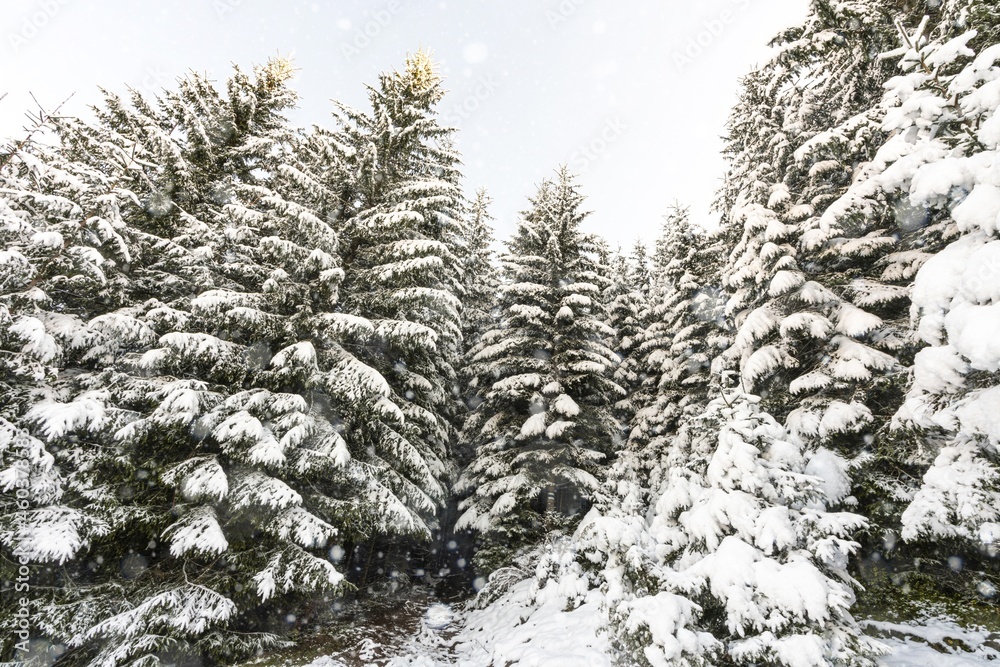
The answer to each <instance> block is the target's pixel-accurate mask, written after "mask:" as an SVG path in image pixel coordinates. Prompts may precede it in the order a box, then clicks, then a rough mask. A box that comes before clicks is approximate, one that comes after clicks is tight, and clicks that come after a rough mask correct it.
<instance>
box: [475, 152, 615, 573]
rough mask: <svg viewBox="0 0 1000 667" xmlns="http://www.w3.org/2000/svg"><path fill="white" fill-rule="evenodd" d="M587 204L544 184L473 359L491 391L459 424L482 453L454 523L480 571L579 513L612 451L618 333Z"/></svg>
mask: <svg viewBox="0 0 1000 667" xmlns="http://www.w3.org/2000/svg"><path fill="white" fill-rule="evenodd" d="M582 200H583V197H582V196H581V195H580V193H579V192H578V190H577V188H576V186H575V185H574V184H573V181H572V177H571V176H570V175H569V174H568V173H567V171H566V169H565V168H564V169H562V170H560V171H559V173H558V176H557V178H556V179H555V180H553V181H545V182H543V183H542V185H541V186H540V187H539V190H538V192H537V194H536V195H535V197H534V198H533V199H531V200H530V201H531V208H530V210H528V211H527V212H525V213H524V214H523V218H522V220H521V222H520V224H519V225H518V230H517V232H516V234H515V235H514V237H513V238H512V239H511V240H510V241H509V242H508V254H507V255H505V256H504V257H503V267H504V271H505V277H506V282H505V285H504V286H503V288H502V291H501V297H500V312H501V316H500V317H501V319H500V322H499V325H498V326H497V328H495V329H494V330H493V331H490V332H489V333H487V334H486V335H484V336H483V338H482V340H481V341H480V343H479V346H478V348H477V349H476V351H475V354H474V357H473V360H474V364H475V372H476V374H477V376H478V377H479V378H480V382H484V383H485V382H489V383H490V385H489V386H490V389H489V391H487V392H486V393H485V395H484V400H483V403H482V405H480V406H479V407H478V409H477V410H476V411H475V412H474V413H473V414H472V416H471V417H470V419H469V423H468V425H467V427H466V433H467V435H468V437H470V438H471V439H472V441H473V442H474V443H475V444H476V445H477V446H478V447H477V453H476V457H475V459H474V460H473V462H472V463H471V465H469V466H468V467H467V468H466V470H465V472H464V473H463V476H462V479H461V480H460V482H459V485H458V490H459V492H467V493H471V495H470V496H469V497H468V498H466V500H465V501H463V504H462V509H463V510H464V513H463V514H462V516H461V517H460V519H459V521H458V524H457V528H458V529H463V528H471V529H473V530H475V531H476V532H477V533H478V534H479V535H480V542H481V548H480V550H479V552H478V554H477V556H476V559H477V565H478V567H479V568H480V569H481V570H483V571H492V570H494V569H495V568H496V567H497V566H499V565H502V564H504V563H505V562H507V561H508V560H509V558H510V557H511V556H512V555H513V552H514V551H516V550H517V549H518V548H520V547H523V546H528V545H533V544H535V543H537V541H538V540H539V539H540V538H541V537H542V535H543V534H544V532H545V531H546V529H547V528H548V527H549V525H550V523H551V521H550V519H554V518H555V516H556V514H555V513H559V514H561V515H567V514H575V513H576V512H577V511H579V509H581V508H582V507H583V506H584V504H585V503H586V502H587V499H589V498H592V496H593V494H594V493H595V491H596V490H597V489H598V486H599V484H600V479H601V478H602V476H603V472H602V471H603V467H604V465H605V463H606V462H607V461H608V459H609V458H610V457H611V455H612V454H613V453H614V451H615V449H616V448H617V443H618V440H619V436H618V433H619V425H618V423H617V422H616V420H615V419H614V417H613V415H612V405H613V403H614V401H615V400H616V399H618V398H619V397H620V392H621V390H620V388H619V387H618V386H617V385H616V384H615V383H614V382H613V381H612V379H611V376H612V373H613V372H614V365H615V361H614V357H615V355H614V352H613V351H612V350H611V349H609V347H608V345H607V341H608V340H609V339H610V338H611V337H612V336H613V335H614V332H613V331H612V330H610V329H609V328H608V327H607V325H606V324H604V318H605V308H606V306H605V304H604V303H603V302H602V287H603V285H602V284H601V282H602V281H601V279H600V275H599V273H598V270H597V269H598V266H597V264H596V256H595V255H596V250H597V244H596V243H595V239H594V238H592V237H591V236H589V235H587V234H585V233H583V232H582V231H581V230H580V224H581V223H582V221H583V220H584V217H585V215H586V214H585V213H584V212H583V211H581V210H580V205H581V203H582Z"/></svg>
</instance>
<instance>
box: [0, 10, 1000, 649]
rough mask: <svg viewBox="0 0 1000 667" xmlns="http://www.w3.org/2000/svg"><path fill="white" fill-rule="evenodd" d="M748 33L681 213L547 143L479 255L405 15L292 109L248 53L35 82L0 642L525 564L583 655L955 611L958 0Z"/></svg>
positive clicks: (965, 152) (869, 641) (989, 526)
mask: <svg viewBox="0 0 1000 667" xmlns="http://www.w3.org/2000/svg"><path fill="white" fill-rule="evenodd" d="M774 46H775V52H774V56H773V58H772V59H771V60H770V61H768V62H767V63H765V64H764V65H763V66H761V67H760V68H759V69H757V70H755V71H753V72H751V73H749V74H747V75H746V77H745V78H744V79H743V81H742V87H741V94H740V98H739V100H738V103H737V104H736V106H735V108H734V109H733V111H732V113H731V116H730V121H729V124H728V126H727V127H726V128H724V131H725V136H726V157H727V158H728V165H729V166H728V171H727V173H726V174H725V179H724V182H723V185H722V186H721V188H720V190H719V192H718V196H717V200H716V202H715V208H716V211H717V213H718V214H719V216H720V220H721V222H720V224H719V225H718V227H717V228H713V229H712V230H706V229H704V228H703V227H702V226H700V225H698V224H696V223H695V222H694V221H692V220H690V218H689V215H688V210H687V209H686V208H685V207H684V206H683V205H681V204H678V205H676V206H675V207H674V208H672V209H671V210H670V211H669V212H668V214H667V215H666V216H664V221H663V223H662V226H661V229H660V232H659V235H658V237H657V239H656V241H655V245H652V246H650V247H649V248H647V247H646V245H644V244H643V243H642V242H639V243H637V244H636V246H635V247H634V248H632V249H627V250H624V251H623V250H615V249H613V248H611V247H609V244H608V243H607V242H606V241H604V240H603V239H602V238H600V237H599V236H598V235H595V234H593V233H589V232H588V231H586V230H587V228H588V224H587V206H586V202H585V193H584V192H581V189H580V187H579V186H578V185H577V183H576V181H575V178H574V175H573V174H571V173H569V171H568V170H567V169H566V168H565V167H558V166H553V167H554V168H553V170H552V171H551V177H550V178H548V179H547V180H544V181H543V182H542V183H540V184H539V185H538V186H537V190H536V191H535V192H533V193H525V194H526V195H527V196H526V203H525V206H524V211H523V212H522V213H521V215H520V217H519V220H518V223H517V227H516V231H515V232H514V233H513V235H512V236H511V237H510V238H508V239H502V250H500V251H497V248H498V247H501V246H500V244H498V243H497V242H496V240H495V239H494V232H493V229H492V226H491V222H492V221H493V217H492V212H491V200H490V197H489V194H488V192H487V190H478V191H475V192H474V193H473V194H468V192H467V187H468V184H467V183H465V181H464V180H463V176H462V163H461V157H460V155H458V153H457V152H456V150H455V148H454V139H455V137H454V131H453V130H452V129H450V128H448V127H446V126H445V124H444V123H443V121H442V119H441V117H440V115H439V109H440V103H441V101H442V99H443V98H444V96H445V94H446V93H445V89H444V85H445V83H446V82H444V81H443V80H442V79H441V77H440V76H439V74H438V73H437V70H436V68H435V64H434V63H433V62H432V60H431V59H430V58H429V56H428V55H427V54H426V53H424V52H417V53H416V54H414V55H412V56H410V57H409V58H408V59H407V60H406V62H405V63H403V64H402V65H401V67H400V68H399V69H398V70H391V71H388V72H386V73H385V74H383V75H382V76H381V77H380V78H379V80H378V81H377V82H376V83H375V84H373V85H371V86H370V87H369V88H368V98H369V101H370V108H366V109H354V108H350V107H348V106H346V105H343V104H336V105H335V108H334V109H333V118H332V120H331V122H330V123H329V129H326V128H323V127H319V126H316V127H313V128H310V129H302V128H298V127H294V126H292V125H291V124H290V123H289V122H288V121H287V120H286V117H285V114H287V113H288V112H289V111H290V110H291V109H293V108H294V106H295V104H296V94H295V92H294V91H293V89H292V88H291V87H290V79H291V78H292V75H293V71H294V70H293V68H292V65H291V64H290V63H289V62H288V61H286V60H283V59H278V58H276V59H273V60H271V61H269V62H267V63H266V64H264V65H262V66H258V67H255V68H254V70H253V71H252V72H250V73H247V72H244V71H241V70H239V69H238V68H237V69H234V71H233V72H232V74H231V75H230V77H229V78H228V80H227V81H226V82H225V85H223V86H219V85H215V84H213V83H212V82H211V81H210V80H209V79H208V78H207V77H206V76H202V75H198V74H190V75H189V76H187V77H185V78H183V79H181V80H180V81H178V82H177V84H176V86H175V87H173V88H170V89H168V90H164V91H163V92H162V93H161V94H160V95H158V96H155V97H154V96H149V95H142V94H140V93H137V92H136V93H133V94H131V95H129V96H127V97H125V98H122V97H120V96H117V95H114V94H111V93H105V94H104V96H103V99H101V100H100V101H99V102H98V103H97V104H96V105H95V106H94V107H93V112H92V116H91V117H88V118H86V119H81V118H74V117H67V116H64V115H61V114H60V113H58V112H57V111H56V112H53V113H49V114H43V115H41V116H40V117H39V118H38V121H37V124H36V125H35V126H34V127H31V128H28V129H27V131H26V133H25V134H24V135H23V136H21V137H18V138H15V139H14V140H11V141H10V142H9V143H7V144H6V145H5V146H3V148H2V149H0V236H2V238H3V244H4V246H5V247H4V249H3V250H2V251H0V369H2V375H0V492H2V494H0V508H2V510H0V545H2V552H0V578H2V580H3V597H2V603H0V635H2V639H0V642H2V643H0V659H4V660H7V661H16V660H19V659H20V658H19V657H18V656H19V655H20V654H21V653H23V651H24V650H25V647H26V646H27V645H28V644H29V643H30V644H31V645H32V646H33V647H36V648H37V646H44V647H45V648H46V650H48V651H49V654H50V661H51V659H55V658H58V663H59V664H64V665H87V666H91V667H99V666H100V667H119V666H125V665H135V666H146V665H150V666H152V665H168V664H169V665H173V664H176V665H187V664H191V665H207V664H217V663H230V662H236V661H239V660H242V659H246V658H248V657H251V656H254V655H258V654H260V653H261V652H271V651H276V650H278V649H280V648H281V647H284V646H287V645H288V640H289V637H290V636H291V635H290V633H292V631H293V630H295V629H296V628H300V627H304V626H307V625H309V624H310V623H313V622H314V621H315V620H316V619H318V618H320V617H321V616H322V614H323V610H324V609H327V608H328V607H329V605H330V602H331V601H332V600H335V599H342V598H345V597H346V598H351V597H362V596H368V595H376V594H379V593H380V592H385V591H390V590H405V589H406V588H407V587H410V586H414V585H417V584H421V585H429V586H432V587H437V590H438V592H439V594H441V595H443V596H446V595H454V596H459V597H461V596H462V595H467V596H471V595H474V594H476V593H478V596H477V598H476V599H475V600H474V601H473V602H472V603H471V604H473V605H476V606H479V607H480V608H486V607H489V606H490V605H502V604H511V599H510V594H511V593H510V592H511V590H512V586H513V585H514V584H515V583H517V582H519V581H523V580H525V579H531V580H532V582H533V583H532V585H531V589H530V590H531V592H530V595H529V598H530V599H528V600H527V602H524V601H522V604H524V605H525V608H526V609H528V608H530V607H531V605H536V604H542V603H543V602H546V601H548V600H552V599H558V600H559V604H561V605H562V606H563V607H564V608H565V609H566V610H572V609H573V608H574V607H575V606H578V605H579V604H581V603H582V602H583V601H584V599H585V598H587V596H588V595H589V594H590V593H593V592H597V593H598V594H599V596H600V599H601V603H600V605H601V609H602V610H603V611H602V613H603V614H605V618H606V620H607V633H608V634H609V636H610V637H611V643H612V646H613V647H614V651H615V654H616V656H617V659H618V661H619V662H620V663H621V664H623V665H647V666H654V667H661V666H668V665H678V666H680V665H690V666H695V665H783V666H787V667H800V666H806V665H827V664H831V665H870V664H874V662H873V661H874V660H875V658H876V657H877V656H878V655H879V654H880V652H881V651H883V648H882V647H881V645H880V644H879V642H878V640H877V638H875V637H872V636H869V635H868V634H866V632H865V631H864V627H863V624H862V623H861V622H860V620H861V619H864V618H868V617H879V618H888V619H890V620H893V619H900V618H906V617H907V616H908V615H912V614H913V613H915V611H916V610H919V609H920V608H921V607H922V606H923V605H926V604H930V603H931V602H934V603H940V604H946V605H947V604H954V605H957V606H959V607H961V608H963V609H965V610H967V612H968V614H969V617H970V619H972V620H977V619H978V621H979V622H984V621H983V620H982V619H992V620H993V621H995V620H996V619H997V618H998V615H997V613H996V591H997V586H1000V567H998V562H997V556H998V552H1000V544H998V542H1000V451H998V448H1000V113H998V109H1000V6H998V5H997V4H996V3H995V2H994V1H993V0H936V1H935V2H930V1H927V2H924V1H910V0H840V1H837V2H833V1H829V0H814V1H813V2H812V3H811V8H810V12H809V15H808V18H807V20H806V21H805V22H804V23H802V24H801V25H798V26H796V27H794V28H790V29H788V30H787V31H785V32H783V33H782V34H780V35H778V36H777V37H776V39H775V43H774ZM652 85H656V84H655V82H654V83H653V84H652ZM722 130H723V128H720V131H722ZM672 159H678V160H684V159H686V157H685V156H672ZM664 190H665V192H669V190H670V186H669V184H664ZM626 196H627V195H626ZM28 576H30V582H31V586H30V591H31V597H30V599H27V598H25V597H24V596H23V595H21V594H20V593H19V592H18V591H20V590H23V589H19V588H16V586H17V582H18V581H26V577H28ZM19 577H20V578H19ZM25 608H27V609H28V610H29V617H28V619H27V620H25V612H24V609H25ZM524 614H525V615H528V614H530V610H529V611H525V612H524ZM19 631H20V632H19ZM36 652H37V651H36Z"/></svg>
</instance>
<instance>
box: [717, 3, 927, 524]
mask: <svg viewBox="0 0 1000 667" xmlns="http://www.w3.org/2000/svg"><path fill="white" fill-rule="evenodd" d="M923 9H924V8H923V6H921V7H919V8H916V9H912V11H910V10H907V11H909V13H907V12H906V11H902V12H901V9H900V7H899V6H898V3H889V2H878V1H864V2H849V3H837V4H833V3H825V2H819V3H813V5H812V10H811V13H810V15H809V17H808V18H807V20H806V22H805V23H804V25H803V26H802V27H801V28H796V29H792V30H790V31H788V33H786V34H784V35H783V36H782V37H781V38H780V39H779V40H778V45H779V48H780V54H779V55H778V56H777V57H776V58H775V59H774V60H773V61H772V62H771V63H769V64H768V65H767V66H766V67H765V68H763V69H762V70H761V71H759V72H757V73H755V74H754V75H753V76H751V77H749V78H748V79H747V85H748V87H747V90H746V92H745V95H744V97H743V100H742V101H741V103H740V105H738V106H737V109H736V110H735V111H734V114H733V117H732V121H731V125H730V130H731V132H732V134H731V136H732V140H731V145H730V148H729V153H730V156H731V159H732V160H733V166H732V168H731V170H730V174H729V176H728V178H727V183H726V186H725V187H724V188H723V191H722V192H721V193H720V204H721V208H722V209H723V216H724V228H725V234H726V235H727V236H728V238H729V239H730V242H732V243H734V250H733V252H732V254H731V256H730V261H729V262H728V265H727V267H726V270H725V271H724V278H725V281H726V284H727V288H728V289H729V290H731V292H732V298H731V299H730V302H729V314H730V316H731V317H732V318H733V320H734V322H735V325H736V328H737V332H736V336H735V338H734V344H733V346H732V347H731V348H730V349H729V350H728V351H727V353H726V355H725V359H724V361H723V362H721V363H722V364H723V365H724V366H727V367H731V368H734V369H738V370H739V378H740V381H741V384H742V386H743V387H744V389H745V390H747V391H753V392H755V393H758V394H760V395H761V396H762V398H763V400H764V403H765V406H766V407H767V409H768V410H770V411H771V412H772V413H773V414H774V416H775V417H777V418H779V419H781V420H782V421H783V422H785V424H786V425H787V427H788V429H789V432H790V434H791V436H792V437H795V438H799V439H801V440H802V441H803V442H804V443H806V444H807V446H808V448H809V449H811V450H815V451H817V455H816V457H815V458H814V465H815V468H814V471H815V472H817V473H820V472H821V471H822V476H824V477H825V478H827V479H828V483H829V484H830V486H829V488H828V491H829V492H830V493H831V494H833V495H835V496H836V495H837V494H839V500H843V501H844V502H846V503H848V504H853V503H855V502H860V503H861V505H862V506H863V508H864V512H865V513H866V514H872V515H873V516H876V517H877V518H876V520H875V523H876V525H877V526H878V527H880V528H882V529H883V530H885V529H890V528H892V527H894V526H895V525H896V524H897V523H898V515H899V512H900V511H901V506H900V503H899V501H900V500H901V499H903V498H905V494H906V493H907V491H906V486H907V484H908V480H909V479H910V477H909V476H910V475H912V474H913V472H914V469H913V467H912V461H910V460H909V458H910V450H911V449H912V443H910V442H905V441H900V439H899V438H898V437H895V436H891V435H890V434H889V433H888V424H889V422H890V420H891V418H892V415H893V413H894V412H895V410H896V409H897V408H898V406H899V404H900V403H901V402H902V397H903V393H904V384H905V379H906V376H905V373H904V372H903V371H904V368H905V366H906V365H907V364H908V363H909V361H910V359H911V358H912V354H913V349H912V345H909V344H908V341H907V336H906V333H905V316H906V308H907V305H908V303H907V287H908V283H909V281H910V280H911V279H912V276H913V273H914V272H915V270H916V267H917V266H918V265H919V261H921V257H922V256H921V253H919V252H916V253H915V252H913V250H914V247H915V245H916V244H917V243H918V242H922V241H918V240H917V239H918V237H926V235H925V234H923V235H922V233H921V232H920V230H919V229H917V227H918V226H919V225H915V224H914V222H915V219H916V218H918V217H919V220H920V223H921V224H922V223H923V222H924V220H923V217H922V216H914V215H912V211H911V210H910V209H908V208H906V207H902V208H900V207H897V206H895V205H894V202H892V201H891V200H890V199H889V198H888V197H885V196H881V194H880V193H877V192H876V193H872V196H868V197H865V198H863V199H864V201H863V202H862V201H861V200H860V199H859V198H858V197H857V193H856V192H852V190H855V189H856V188H855V186H856V184H857V183H858V182H859V181H865V180H867V179H868V177H869V175H870V174H871V172H872V171H873V170H877V169H878V166H877V165H876V164H875V163H874V161H875V156H876V154H877V152H878V150H879V149H880V148H881V146H882V145H883V144H884V142H885V141H886V137H887V131H886V130H885V129H884V128H883V127H882V118H883V117H884V115H885V110H884V108H883V106H882V105H881V104H880V102H881V97H882V89H881V85H882V84H883V83H884V82H885V81H886V80H887V79H888V77H889V76H890V75H891V74H892V73H893V72H894V70H895V64H894V62H893V61H892V59H887V58H884V57H882V55H881V54H882V52H887V51H890V50H891V49H893V48H895V47H896V46H898V44H899V43H900V40H901V39H903V38H904V37H906V35H901V34H900V33H899V30H898V28H897V24H898V25H900V26H904V27H906V29H907V30H913V29H914V28H913V27H914V26H917V25H918V24H919V25H922V26H927V25H928V22H927V21H925V22H924V23H921V16H922V11H923ZM933 11H934V12H935V13H936V15H939V10H933ZM921 29H923V28H921ZM800 81H809V82H810V85H808V86H802V85H796V82H800ZM759 111H762V112H763V113H762V116H763V117H764V118H765V119H769V122H771V123H772V124H773V125H774V126H775V130H774V132H772V133H770V134H768V135H765V137H764V139H763V140H761V139H759V138H758V137H757V136H755V135H752V134H748V132H750V131H751V130H752V129H754V128H755V127H757V126H759V125H760V123H761V121H760V120H759V119H758V118H756V117H755V115H756V112H759ZM776 137H777V138H776ZM924 257H925V255H924ZM848 471H849V472H850V473H851V478H852V479H851V482H852V483H851V484H850V485H847V484H845V481H846V478H845V476H844V475H845V473H847V472H848ZM835 489H837V490H836V491H835ZM874 532H875V533H877V534H874V533H873V536H874V538H875V539H877V540H878V541H879V543H880V542H881V539H882V531H874Z"/></svg>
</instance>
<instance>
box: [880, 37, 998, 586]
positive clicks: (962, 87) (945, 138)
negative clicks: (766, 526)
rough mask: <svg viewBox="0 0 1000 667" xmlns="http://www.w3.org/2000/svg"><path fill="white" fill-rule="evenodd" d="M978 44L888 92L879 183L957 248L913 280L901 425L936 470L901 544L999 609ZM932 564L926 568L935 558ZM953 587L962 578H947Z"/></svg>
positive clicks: (919, 55) (984, 121)
mask: <svg viewBox="0 0 1000 667" xmlns="http://www.w3.org/2000/svg"><path fill="white" fill-rule="evenodd" d="M975 37H976V33H974V32H970V33H966V34H964V35H962V36H959V37H956V38H954V39H952V40H949V41H946V42H943V43H941V42H935V43H931V44H929V45H926V46H924V47H922V48H919V49H914V50H910V51H909V52H908V53H907V54H906V56H905V57H904V64H905V65H906V66H907V68H908V69H909V70H910V71H909V72H908V73H907V74H906V75H905V76H900V77H898V78H896V79H893V81H892V82H891V83H890V86H889V92H888V93H887V100H891V101H892V102H894V104H893V106H892V107H891V108H890V110H889V114H888V116H887V118H886V121H885V122H886V126H887V128H892V129H894V130H896V131H897V135H896V136H897V137H898V139H897V140H896V142H895V143H896V144H898V145H891V144H890V145H887V146H886V153H887V154H888V155H890V156H892V157H896V158H898V159H895V160H894V161H892V162H889V163H888V166H886V168H885V169H884V171H883V172H882V174H881V175H880V179H879V182H880V184H881V185H882V187H883V188H885V189H886V190H890V191H892V190H898V192H899V196H900V197H902V198H906V199H908V203H909V204H910V205H911V206H914V207H926V208H927V209H929V210H930V211H939V212H944V213H946V214H947V216H948V221H949V222H950V230H951V232H953V233H951V234H948V235H946V236H947V237H950V239H951V242H950V243H949V244H948V245H947V247H945V248H944V249H943V250H941V251H940V252H939V253H937V254H935V255H934V256H933V257H931V258H930V259H929V260H927V261H926V263H924V264H923V266H922V267H921V268H920V270H919V272H918V273H917V276H916V279H915V283H914V289H913V316H914V320H915V322H914V323H915V325H916V331H917V335H918V336H919V338H920V340H921V341H922V342H923V343H924V344H925V345H926V346H927V347H925V348H924V349H922V350H921V351H920V352H919V353H918V354H917V355H916V359H915V362H914V367H913V384H912V387H911V388H910V390H909V393H908V395H907V400H906V403H905V404H904V405H903V406H902V408H901V409H900V411H899V414H898V415H897V420H898V426H899V427H900V428H901V429H904V428H905V429H915V430H916V431H917V433H918V434H919V435H920V436H921V439H922V441H923V443H924V446H925V447H926V449H927V450H928V452H929V453H930V454H932V455H935V454H936V458H934V461H933V464H932V465H931V466H930V468H929V470H927V472H926V474H925V475H924V476H923V480H922V484H921V485H920V488H919V490H918V491H917V493H916V494H915V496H914V497H913V499H912V502H911V503H910V504H909V506H908V507H907V509H906V511H905V512H904V513H903V516H902V535H903V537H904V539H906V540H908V541H913V542H918V543H922V544H923V545H924V546H925V547H927V548H929V549H930V550H931V551H932V552H933V553H934V554H935V555H936V556H937V558H938V564H939V565H940V566H941V567H942V569H943V568H944V566H945V562H946V559H947V558H948V557H951V556H955V555H959V556H961V557H962V558H963V559H964V567H965V574H964V576H963V577H962V578H961V579H962V581H963V583H965V584H967V585H969V586H970V587H977V588H978V592H979V593H980V594H982V595H984V596H986V597H987V598H992V597H993V595H994V592H995V590H996V586H997V585H998V584H1000V572H998V570H997V566H996V564H995V556H996V546H995V543H996V541H997V540H998V539H1000V509H998V508H1000V504H998V503H1000V461H998V459H997V456H996V448H997V445H998V443H1000V427H998V423H997V417H996V415H997V413H998V407H1000V403H998V398H997V397H998V389H997V385H998V379H1000V376H998V371H1000V353H998V351H997V348H996V342H995V341H996V333H997V326H998V313H1000V305H998V304H1000V294H998V293H997V285H998V280H997V277H998V275H1000V235H998V224H997V221H998V219H1000V218H998V216H1000V194H998V193H1000V178H998V177H997V174H996V169H995V167H994V165H995V163H996V160H997V158H998V157H1000V132H998V130H997V128H998V127H1000V111H998V109H1000V103H998V101H997V96H996V90H997V88H998V86H1000V45H997V44H994V45H991V46H988V47H986V48H984V49H983V50H982V51H981V52H980V53H978V54H977V53H975V52H974V51H973V50H972V49H970V48H969V47H968V45H969V44H970V43H972V42H973V41H974V40H975ZM928 562H930V559H928ZM949 578H951V579H953V580H954V579H956V577H955V576H954V575H953V574H952V575H951V576H950V577H949Z"/></svg>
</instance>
